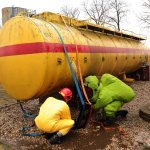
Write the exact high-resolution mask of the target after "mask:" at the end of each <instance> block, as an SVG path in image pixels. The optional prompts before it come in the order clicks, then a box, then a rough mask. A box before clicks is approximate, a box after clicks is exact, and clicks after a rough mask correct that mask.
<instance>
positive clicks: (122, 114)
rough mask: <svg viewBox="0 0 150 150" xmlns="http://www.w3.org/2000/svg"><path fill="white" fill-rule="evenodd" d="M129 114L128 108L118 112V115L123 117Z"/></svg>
mask: <svg viewBox="0 0 150 150" xmlns="http://www.w3.org/2000/svg"><path fill="white" fill-rule="evenodd" d="M127 114H128V111H127V110H119V111H117V113H116V117H122V118H125V117H126V116H127Z"/></svg>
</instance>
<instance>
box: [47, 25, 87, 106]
mask: <svg viewBox="0 0 150 150" xmlns="http://www.w3.org/2000/svg"><path fill="white" fill-rule="evenodd" d="M49 24H50V25H51V26H52V27H53V28H54V29H55V31H56V32H57V34H58V36H59V38H60V40H61V42H62V46H63V49H64V52H65V55H66V58H67V61H68V64H69V67H70V71H71V73H72V76H73V80H74V82H75V85H76V89H77V92H78V94H79V97H80V100H81V103H82V105H83V107H85V102H84V100H83V96H82V93H81V90H80V87H79V83H78V81H77V78H76V76H75V73H74V71H73V68H72V64H71V62H70V58H69V56H68V52H67V50H66V46H65V43H64V40H63V38H62V36H61V34H60V32H59V31H58V29H57V28H56V27H55V26H54V25H53V24H52V23H50V22H49Z"/></svg>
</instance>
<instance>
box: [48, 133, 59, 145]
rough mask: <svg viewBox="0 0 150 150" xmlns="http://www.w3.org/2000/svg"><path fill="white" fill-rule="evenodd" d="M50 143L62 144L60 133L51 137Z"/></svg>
mask: <svg viewBox="0 0 150 150" xmlns="http://www.w3.org/2000/svg"><path fill="white" fill-rule="evenodd" d="M49 142H50V144H61V137H59V136H58V134H55V135H53V136H52V137H51V138H50V139H49Z"/></svg>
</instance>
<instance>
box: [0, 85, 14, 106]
mask: <svg viewBox="0 0 150 150" xmlns="http://www.w3.org/2000/svg"><path fill="white" fill-rule="evenodd" d="M15 103H17V101H16V100H15V99H13V98H11V97H10V96H9V95H8V94H7V93H6V92H5V90H4V89H3V87H2V86H1V85H0V108H3V107H6V106H9V105H12V104H15Z"/></svg>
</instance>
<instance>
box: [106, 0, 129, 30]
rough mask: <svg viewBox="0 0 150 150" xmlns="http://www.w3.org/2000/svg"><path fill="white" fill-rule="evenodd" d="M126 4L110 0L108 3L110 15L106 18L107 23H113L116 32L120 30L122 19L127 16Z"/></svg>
mask: <svg viewBox="0 0 150 150" xmlns="http://www.w3.org/2000/svg"><path fill="white" fill-rule="evenodd" d="M128 11H129V10H128V9H127V4H126V3H125V2H124V1H121V0H111V1H110V13H109V14H110V15H109V16H108V18H109V22H112V23H114V24H115V25H116V26H117V28H118V30H120V24H121V22H123V20H124V18H125V17H126V16H127V12H128Z"/></svg>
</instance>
